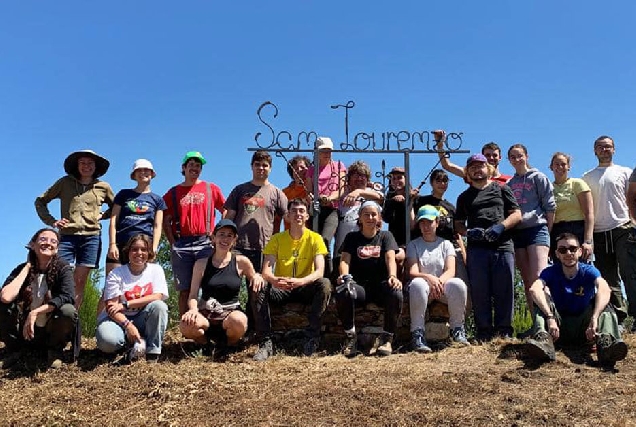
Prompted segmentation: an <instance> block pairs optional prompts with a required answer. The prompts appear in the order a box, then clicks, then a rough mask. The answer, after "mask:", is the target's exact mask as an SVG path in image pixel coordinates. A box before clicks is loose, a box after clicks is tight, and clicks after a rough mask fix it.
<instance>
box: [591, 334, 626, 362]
mask: <svg viewBox="0 0 636 427" xmlns="http://www.w3.org/2000/svg"><path fill="white" fill-rule="evenodd" d="M596 355H597V357H598V361H599V363H600V364H601V365H608V366H613V365H614V364H615V363H616V362H618V361H619V360H623V359H625V357H626V356H627V344H625V341H623V340H622V339H620V338H619V339H614V338H613V337H612V336H611V335H608V334H602V335H599V337H598V338H597V339H596Z"/></svg>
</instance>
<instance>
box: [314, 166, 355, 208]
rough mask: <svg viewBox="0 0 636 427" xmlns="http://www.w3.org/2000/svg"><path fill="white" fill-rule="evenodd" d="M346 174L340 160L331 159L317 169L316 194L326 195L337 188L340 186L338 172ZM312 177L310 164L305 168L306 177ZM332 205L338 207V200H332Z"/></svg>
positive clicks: (345, 169)
mask: <svg viewBox="0 0 636 427" xmlns="http://www.w3.org/2000/svg"><path fill="white" fill-rule="evenodd" d="M341 173H343V174H346V173H347V168H346V167H345V165H344V163H342V162H341V161H337V162H336V161H334V160H332V161H331V162H329V163H328V164H327V165H325V166H321V167H320V168H319V169H318V195H319V196H328V195H330V194H331V193H333V192H334V191H337V190H338V187H339V186H340V179H339V177H340V174H341ZM308 178H311V179H313V178H314V167H313V166H310V167H309V168H308V169H307V175H306V179H308ZM333 207H334V208H337V207H338V201H337V200H336V201H334V202H333Z"/></svg>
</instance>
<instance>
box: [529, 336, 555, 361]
mask: <svg viewBox="0 0 636 427" xmlns="http://www.w3.org/2000/svg"><path fill="white" fill-rule="evenodd" d="M526 353H527V354H528V356H530V357H531V358H533V359H535V360H539V361H547V360H550V361H553V360H556V351H555V350H554V343H553V342H552V336H551V335H550V334H549V333H547V332H546V331H540V332H537V333H536V334H535V335H534V337H532V338H530V339H529V340H528V341H526Z"/></svg>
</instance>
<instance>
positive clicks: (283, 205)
mask: <svg viewBox="0 0 636 427" xmlns="http://www.w3.org/2000/svg"><path fill="white" fill-rule="evenodd" d="M251 166H252V179H251V180H250V181H247V182H244V183H243V184H239V185H237V186H236V187H234V188H233V189H232V191H231V192H230V195H229V196H228V198H227V200H226V201H225V205H224V207H225V210H226V212H225V215H224V218H227V219H231V220H233V221H234V223H235V224H236V226H237V228H238V240H237V241H236V249H237V250H238V251H239V252H240V253H242V254H243V255H245V256H246V257H248V258H249V259H250V261H251V262H252V265H253V266H254V268H255V269H256V271H261V268H262V265H263V248H264V247H265V245H266V244H267V242H268V241H269V239H270V238H271V237H272V234H273V233H274V218H275V217H276V215H279V216H281V217H282V216H284V215H285V212H287V196H285V194H284V193H283V192H282V191H281V190H280V189H279V188H278V187H276V186H275V185H274V184H272V183H271V182H270V181H269V174H270V173H271V172H272V156H271V155H270V154H269V153H268V152H267V151H264V150H259V151H256V152H255V153H254V155H252V161H251Z"/></svg>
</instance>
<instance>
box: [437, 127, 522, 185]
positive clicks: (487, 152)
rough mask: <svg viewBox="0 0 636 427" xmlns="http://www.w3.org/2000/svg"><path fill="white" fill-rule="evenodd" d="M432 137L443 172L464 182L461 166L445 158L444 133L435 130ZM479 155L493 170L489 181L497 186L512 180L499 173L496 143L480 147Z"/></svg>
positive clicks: (464, 176) (499, 158) (498, 149)
mask: <svg viewBox="0 0 636 427" xmlns="http://www.w3.org/2000/svg"><path fill="white" fill-rule="evenodd" d="M433 135H434V138H435V142H436V149H437V154H438V156H439V159H440V163H441V165H442V167H443V168H444V170H446V171H448V172H450V173H452V174H453V175H456V176H458V177H460V178H463V179H464V180H466V178H467V176H466V174H465V172H464V169H463V168H462V167H461V166H458V165H456V164H454V163H451V162H450V161H449V160H448V158H447V157H446V152H445V150H444V142H446V132H444V131H443V130H435V131H433ZM481 154H482V155H483V156H484V157H486V160H487V161H488V164H489V165H491V166H492V167H493V168H494V169H493V171H492V176H491V177H490V178H489V179H490V180H491V181H496V182H498V183H499V184H501V185H504V184H505V183H506V182H508V180H509V179H510V178H512V176H510V175H506V174H503V173H501V172H500V171H499V162H501V159H502V157H501V148H499V146H498V145H497V144H496V143H494V142H488V143H486V144H484V146H483V147H481Z"/></svg>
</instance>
